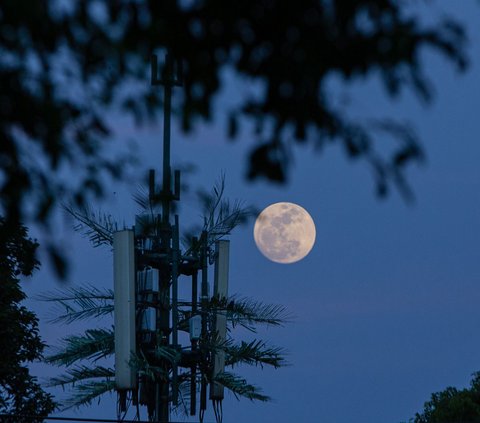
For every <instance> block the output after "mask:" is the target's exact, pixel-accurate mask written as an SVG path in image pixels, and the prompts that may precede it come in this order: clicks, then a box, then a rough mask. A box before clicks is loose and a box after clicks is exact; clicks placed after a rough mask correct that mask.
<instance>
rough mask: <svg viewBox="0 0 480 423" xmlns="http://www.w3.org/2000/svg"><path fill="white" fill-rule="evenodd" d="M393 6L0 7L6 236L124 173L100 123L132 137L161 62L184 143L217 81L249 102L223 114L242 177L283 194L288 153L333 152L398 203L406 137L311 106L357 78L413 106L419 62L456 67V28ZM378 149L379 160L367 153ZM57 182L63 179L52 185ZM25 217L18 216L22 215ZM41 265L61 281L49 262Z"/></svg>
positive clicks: (124, 0)
mask: <svg viewBox="0 0 480 423" xmlns="http://www.w3.org/2000/svg"><path fill="white" fill-rule="evenodd" d="M409 7H411V6H409V3H408V2H398V1H395V0H356V1H351V0H328V1H327V0H323V1H322V0H298V1H283V0H243V1H236V2H228V1H223V0H222V1H221V0H204V1H194V0H191V1H189V0H186V1H180V0H177V1H174V0H172V1H158V0H145V1H137V0H108V1H107V0H79V1H71V2H68V1H67V2H61V1H55V0H36V1H34V2H32V1H26V0H2V1H1V2H0V51H1V54H0V86H1V87H2V89H1V92H0V163H1V165H0V166H1V168H0V199H1V200H0V207H1V209H0V210H1V211H2V212H3V213H4V215H5V216H6V218H7V220H8V221H9V222H10V221H12V222H14V221H30V220H36V221H38V222H43V223H45V222H48V218H49V215H50V214H51V210H52V207H53V205H54V204H56V202H57V201H58V199H59V198H61V199H62V200H63V201H66V202H68V203H70V202H71V201H73V202H74V203H75V204H76V205H77V206H79V205H82V204H83V203H84V201H85V198H86V197H88V196H91V195H97V196H99V195H102V193H103V190H104V184H105V181H106V180H107V179H106V178H107V177H114V178H116V177H120V176H121V174H122V170H124V168H125V163H126V161H125V160H123V159H120V158H118V157H115V158H113V157H111V153H110V155H107V154H106V150H105V146H106V142H107V141H108V140H109V139H110V138H111V134H112V128H111V122H109V121H108V120H107V115H108V110H115V111H116V112H121V113H124V116H125V115H129V116H132V117H133V118H134V119H135V120H136V121H137V122H138V123H142V122H144V121H145V120H146V119H156V118H157V114H158V112H159V111H160V110H161V108H162V91H161V90H159V89H158V87H151V86H150V83H149V80H150V75H149V73H150V65H149V61H150V55H151V54H152V52H155V51H157V52H160V51H165V49H166V48H168V49H170V51H171V53H172V55H173V56H174V57H176V58H177V59H180V60H181V61H182V63H183V83H184V90H183V94H182V95H181V99H180V101H179V104H178V108H177V111H176V113H177V114H178V117H179V119H181V122H182V125H183V128H184V129H185V130H190V129H193V128H195V125H196V123H197V122H198V120H199V119H206V120H210V119H212V118H213V116H214V115H216V113H215V111H214V110H213V101H214V99H215V96H216V94H218V93H219V92H220V91H221V89H222V88H223V83H222V80H221V76H222V75H224V73H225V70H230V71H231V72H233V73H234V74H235V75H237V76H240V77H242V78H244V80H247V81H252V84H253V83H255V84H256V86H257V87H258V86H259V85H258V83H260V86H261V87H262V88H261V89H260V90H259V92H258V93H257V95H253V94H252V95H251V96H248V95H246V94H244V93H242V95H240V96H239V99H238V103H237V104H236V105H235V106H232V107H231V109H229V110H226V115H225V116H226V122H225V123H226V127H227V133H228V135H229V136H230V137H232V138H234V137H235V136H236V135H237V133H238V131H239V129H240V128H242V127H244V126H242V125H241V123H245V122H251V123H254V124H255V125H254V126H255V127H256V131H257V132H256V138H257V139H258V141H259V143H258V147H256V148H255V149H254V151H252V153H251V155H250V163H249V169H248V172H247V176H248V178H250V179H254V178H259V177H265V178H267V179H269V180H271V181H276V182H283V181H285V180H286V178H287V175H288V165H289V163H290V160H291V157H290V155H289V150H288V144H289V143H291V142H302V143H307V142H308V143H309V144H313V145H315V146H317V147H318V146H321V145H323V143H324V142H325V141H327V140H328V141H336V142H338V143H341V144H343V145H344V147H345V149H346V152H347V154H348V155H349V156H350V157H358V158H363V159H364V160H365V161H366V162H368V163H369V165H370V166H371V168H372V170H373V173H374V177H375V179H376V185H377V188H378V193H379V194H380V195H384V194H386V193H387V191H388V188H389V187H390V185H391V184H392V183H393V184H395V185H396V186H397V187H398V188H400V189H401V191H402V193H403V194H405V196H407V197H408V196H409V195H410V191H409V190H408V185H407V184H406V183H405V179H404V168H405V166H406V165H407V164H408V163H410V162H412V161H416V160H417V161H418V160H420V159H421V158H422V150H421V149H420V147H419V144H418V140H417V139H416V137H415V136H412V135H411V131H410V130H409V128H408V126H404V125H403V124H399V123H394V124H392V123H391V122H389V121H381V120H379V119H378V118H377V117H375V122H373V123H372V122H367V123H365V122H357V121H352V120H350V119H349V118H347V117H346V116H345V114H343V113H342V112H341V111H340V110H338V109H336V108H335V107H334V106H333V102H332V101H331V99H330V98H328V96H327V95H326V92H325V81H326V79H327V78H328V77H329V76H330V75H332V74H337V75H341V76H342V77H343V78H344V80H345V81H350V80H353V79H355V78H358V77H364V76H366V75H369V74H374V75H378V76H379V77H380V78H381V79H383V81H384V83H385V88H386V90H387V92H388V93H389V94H391V95H392V96H395V95H397V94H398V93H399V92H400V91H401V90H402V89H403V88H404V87H410V88H412V89H413V91H415V92H416V93H417V94H418V95H419V96H420V97H421V98H423V99H425V100H428V99H429V98H430V94H431V90H430V86H429V84H428V81H427V80H426V78H425V75H424V72H423V67H422V63H421V60H420V52H421V51H422V49H429V50H433V51H437V52H440V53H443V54H444V55H446V56H447V58H448V59H449V61H451V62H453V63H454V64H455V65H457V67H458V68H459V69H463V68H464V67H465V65H466V60H465V57H464V44H465V37H464V32H463V29H462V27H461V26H460V25H459V24H458V23H457V22H455V21H454V20H452V19H450V18H445V19H444V20H437V22H436V23H433V24H429V25H425V24H423V23H422V22H421V20H420V18H419V17H418V16H417V15H416V14H415V10H411V9H409ZM387 135H388V136H391V137H392V138H393V142H392V150H393V151H392V153H391V155H390V156H388V157H385V156H382V155H381V154H380V153H378V151H377V150H376V149H375V141H376V140H377V139H382V143H384V142H385V137H386V136H387ZM65 175H70V176H71V177H69V178H66V177H65ZM27 204H28V205H29V207H26V205H27ZM51 251H52V258H53V261H54V264H55V265H56V266H57V268H58V270H59V272H60V273H61V272H62V271H63V272H65V269H64V268H63V267H62V266H63V265H64V263H63V262H62V260H61V257H60V256H59V254H58V251H57V250H55V249H53V248H51Z"/></svg>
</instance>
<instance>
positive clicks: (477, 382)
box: [412, 372, 480, 423]
mask: <svg viewBox="0 0 480 423" xmlns="http://www.w3.org/2000/svg"><path fill="white" fill-rule="evenodd" d="M412 422H413V423H457V422H458V423H460V422H461V423H479V422H480V372H476V373H474V374H473V378H472V380H471V382H470V387H469V388H465V389H457V388H453V387H448V388H446V389H445V390H443V391H441V392H436V393H434V394H432V397H431V399H430V401H428V402H426V403H425V405H424V409H423V411H422V412H421V413H417V414H416V415H415V418H414V419H413V420H412Z"/></svg>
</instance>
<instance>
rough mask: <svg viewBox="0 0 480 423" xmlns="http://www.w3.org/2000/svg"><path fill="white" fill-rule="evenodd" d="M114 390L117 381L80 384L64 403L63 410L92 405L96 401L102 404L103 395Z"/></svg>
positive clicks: (108, 380) (62, 404) (107, 380)
mask: <svg viewBox="0 0 480 423" xmlns="http://www.w3.org/2000/svg"><path fill="white" fill-rule="evenodd" d="M114 390H115V381H113V380H110V379H105V380H99V381H90V382H85V383H79V384H77V385H75V386H74V388H73V392H72V395H71V396H70V397H69V398H67V399H66V400H64V401H62V403H61V410H62V411H63V410H68V409H70V408H80V407H81V406H84V405H90V404H91V403H92V402H93V401H94V400H98V402H100V398H101V396H102V395H104V394H106V393H107V392H112V391H114Z"/></svg>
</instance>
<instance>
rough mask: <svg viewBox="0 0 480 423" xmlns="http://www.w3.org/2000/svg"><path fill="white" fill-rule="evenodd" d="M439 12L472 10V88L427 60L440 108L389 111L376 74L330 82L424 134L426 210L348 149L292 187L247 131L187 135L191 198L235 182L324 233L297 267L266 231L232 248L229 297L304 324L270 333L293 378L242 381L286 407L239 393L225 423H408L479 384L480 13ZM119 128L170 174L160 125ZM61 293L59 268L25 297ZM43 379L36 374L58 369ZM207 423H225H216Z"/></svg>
mask: <svg viewBox="0 0 480 423" xmlns="http://www.w3.org/2000/svg"><path fill="white" fill-rule="evenodd" d="M437 3H442V4H444V5H445V6H449V7H450V8H452V11H454V9H453V7H456V8H457V9H459V8H460V7H461V9H459V10H455V11H454V13H455V14H456V15H457V16H459V17H460V18H461V19H462V20H464V21H465V22H467V24H468V32H469V36H470V38H471V44H470V46H469V55H470V57H471V60H472V63H471V66H470V69H469V71H468V72H467V73H466V74H465V75H458V74H456V72H455V71H454V70H453V69H452V67H451V66H449V65H448V64H447V62H445V61H444V60H443V58H440V57H437V56H433V55H430V54H426V55H425V56H424V60H425V63H426V71H427V73H428V75H429V77H430V78H431V79H432V81H433V82H434V84H435V86H436V95H435V98H434V101H433V103H432V104H431V105H430V106H429V107H425V106H423V105H422V104H420V103H419V102H418V101H417V99H416V98H415V97H414V96H413V95H411V94H408V95H403V96H401V97H400V98H399V99H398V100H396V101H395V102H390V101H389V100H388V99H386V98H385V96H384V95H383V89H382V87H381V85H380V84H379V82H378V80H376V79H375V78H374V77H372V78H369V79H368V80H366V81H359V82H358V83H356V84H354V85H352V86H345V85H341V83H340V82H339V81H337V80H334V79H332V81H331V91H332V95H338V94H340V95H343V94H344V93H347V94H348V95H349V96H350V97H351V105H350V106H349V109H348V110H349V111H350V113H351V114H352V115H354V116H365V117H375V118H376V117H385V116H390V117H396V118H399V119H407V120H409V121H411V122H412V123H413V124H414V127H415V128H416V130H417V131H418V133H419V135H420V137H421V139H422V141H423V144H424V146H425V150H426V153H427V162H426V163H425V165H423V166H412V167H410V168H409V169H408V173H407V175H408V179H409V181H410V183H411V185H412V186H413V188H414V192H415V195H416V198H417V200H416V202H415V204H413V205H407V204H406V203H405V202H404V201H403V200H402V198H401V197H400V195H399V194H398V193H397V192H393V193H392V195H390V196H389V197H388V198H387V199H386V200H378V199H377V198H376V197H375V195H374V182H373V178H372V177H371V174H370V170H369V169H368V167H367V165H366V164H365V163H361V162H351V161H349V160H347V159H346V158H345V156H344V154H343V151H342V149H341V147H340V146H339V145H335V144H334V145H331V146H327V148H325V149H324V150H323V152H321V154H314V150H313V149H312V148H309V147H302V148H295V151H294V153H295V160H294V166H293V168H292V172H291V175H290V176H291V178H290V182H289V184H288V185H286V186H282V187H277V186H273V185H271V184H266V183H256V184H248V183H246V181H245V179H244V173H245V165H246V154H247V152H248V149H249V146H250V145H251V143H252V142H253V140H251V139H250V137H249V134H248V132H247V131H243V132H242V136H241V139H240V140H239V141H237V142H236V143H233V144H232V143H229V142H227V141H225V134H224V130H223V126H222V125H220V124H219V123H218V122H217V124H213V125H210V126H205V127H201V128H200V129H199V130H198V131H197V132H196V133H194V134H193V135H188V136H185V135H184V134H181V133H180V132H179V131H175V133H174V135H173V137H172V139H173V144H172V158H173V162H174V163H180V162H182V163H186V162H194V163H195V164H196V165H197V172H196V173H194V174H193V175H192V176H190V177H189V178H188V180H189V181H190V183H191V185H192V187H197V186H203V187H204V188H209V187H210V186H211V185H212V184H213V182H214V181H215V180H216V179H217V178H218V176H219V175H220V172H221V171H222V170H223V171H225V173H226V178H227V194H228V196H229V197H231V198H238V199H242V200H245V201H246V202H247V203H252V204H254V205H255V206H257V207H258V208H259V209H261V208H263V207H265V206H267V205H269V204H270V203H273V202H277V201H290V202H295V203H298V204H300V205H301V206H302V207H304V208H305V209H306V210H308V211H309V213H310V214H311V215H312V217H313V219H314V221H315V223H316V228H317V241H316V245H315V247H314V249H313V250H312V252H311V253H310V255H309V256H308V257H307V258H306V259H304V260H302V261H300V262H298V263H295V264H291V265H281V264H276V263H273V262H270V261H268V260H267V259H265V258H264V256H263V255H261V253H259V252H258V250H257V249H256V246H255V244H254V241H253V235H252V232H253V222H250V224H249V225H248V226H245V227H240V228H238V229H237V230H235V231H234V233H233V234H232V236H231V237H230V240H231V262H230V271H231V273H230V291H231V292H232V293H239V294H241V295H245V296H250V297H254V298H256V299H259V300H262V301H265V302H272V303H278V304H283V305H285V306H287V307H288V309H289V310H290V311H291V312H292V313H293V314H294V315H295V316H296V319H295V321H294V322H293V323H290V324H288V325H287V326H286V327H284V328H270V329H268V330H265V331H261V332H260V334H259V336H262V337H263V338H266V339H268V340H269V341H270V342H271V343H273V344H277V345H280V346H283V347H285V348H286V349H287V350H288V351H289V355H288V360H289V362H290V363H291V364H292V365H291V366H290V367H288V368H285V369H280V370H275V371H273V370H263V371H262V370H261V369H260V368H254V369H239V372H240V371H241V372H242V373H243V374H244V375H245V376H247V378H249V379H251V381H253V382H255V383H257V384H258V385H261V386H262V387H263V388H264V391H265V392H266V393H267V394H269V395H271V396H272V397H273V398H274V399H275V401H274V402H272V403H270V404H260V403H258V404H257V403H251V402H249V401H247V400H242V401H241V402H237V401H236V399H235V398H234V397H233V396H230V395H227V397H226V399H225V401H224V416H225V417H224V421H225V422H232V423H235V422H247V421H248V422H264V423H270V422H272V423H273V422H275V423H282V422H291V421H299V422H303V421H305V422H307V421H308V422H309V421H322V422H335V423H352V422H356V423H376V422H379V423H380V422H392V423H398V422H400V421H405V420H408V418H410V417H412V416H413V415H414V413H415V412H417V411H420V409H421V407H422V404H423V402H425V401H426V400H428V398H429V396H430V394H431V393H432V392H434V391H439V390H442V389H444V388H445V387H447V386H452V385H453V386H457V387H463V386H466V385H467V384H468V382H469V380H470V375H471V373H472V372H474V371H477V370H480V356H479V354H478V351H479V350H480V338H479V337H478V336H477V333H478V327H479V324H480V312H479V308H478V304H479V300H480V288H479V283H480V248H479V234H480V196H479V192H480V178H479V177H480V171H479V163H480V144H479V142H478V140H479V134H480V119H479V113H478V110H480V107H479V102H480V101H479V86H480V85H479V83H478V81H479V80H480V68H479V58H480V32H479V30H478V29H476V26H477V27H478V25H476V23H477V22H478V18H479V15H480V8H479V7H478V5H477V4H475V2H473V1H467V0H465V1H462V2H453V1H450V2H449V1H444V2H437ZM452 13H453V12H452ZM244 89H245V85H244V83H241V82H239V81H233V83H232V82H231V83H230V85H229V88H228V91H227V94H226V97H224V98H222V99H220V100H219V104H218V106H217V107H218V108H219V109H220V108H221V104H222V101H234V98H235V96H237V95H242V94H241V93H242V92H243V91H244ZM117 125H118V128H119V132H122V133H123V134H130V135H131V136H132V137H134V138H135V139H136V140H137V142H138V146H139V154H140V156H141V157H142V159H143V160H144V163H143V169H144V170H145V171H146V170H147V169H148V168H150V167H156V166H158V164H159V163H160V161H161V134H162V125H161V123H159V125H158V126H157V127H151V128H148V129H145V130H142V131H137V130H136V129H134V128H131V127H130V126H129V125H128V124H127V123H126V122H123V121H121V120H118V122H117ZM157 169H158V167H157ZM140 172H142V170H141V169H139V177H140V176H143V175H141V174H140ZM132 186H133V187H134V184H132ZM132 186H131V187H118V189H117V188H115V189H112V198H111V199H110V200H108V201H107V202H106V203H105V204H104V205H103V206H102V208H103V209H105V210H109V209H111V210H113V211H114V215H115V216H117V217H118V218H119V219H120V221H123V220H124V219H125V221H126V222H127V224H128V223H131V222H133V216H134V213H135V210H136V208H135V205H134V204H133V202H132V201H131V198H130V194H129V192H131V191H132ZM113 191H115V192H116V194H114V195H113ZM182 204H183V207H182V210H181V212H182V214H181V224H183V226H184V227H186V226H188V224H190V223H194V222H193V221H194V220H195V219H196V216H197V214H198V212H197V210H196V209H195V208H194V205H195V203H194V201H193V200H192V197H191V196H188V195H186V196H184V199H183V200H182ZM197 221H198V220H197ZM59 231H60V233H61V236H62V237H63V238H64V240H65V243H66V244H67V245H69V248H68V250H69V251H70V252H71V253H72V256H71V257H72V261H73V269H72V274H71V282H70V283H71V284H74V283H75V284H76V283H83V282H88V283H92V284H95V285H98V286H103V287H111V286H112V284H113V283H112V263H111V255H110V252H109V251H108V250H106V249H103V250H102V249H93V248H91V247H90V245H89V244H88V241H86V240H85V239H83V238H81V237H80V236H79V235H78V234H75V233H74V232H73V231H71V230H70V226H69V223H68V222H61V223H60V224H59ZM58 286H59V285H58V282H56V281H55V279H54V278H53V277H52V273H51V271H50V270H49V269H48V266H44V268H43V269H42V270H41V271H40V272H39V273H38V274H37V276H36V278H35V280H34V281H32V282H28V283H27V284H25V287H26V291H27V293H28V294H34V293H38V292H41V291H44V290H48V289H52V288H56V287H58ZM28 304H29V305H30V306H31V307H33V308H34V309H35V310H36V311H37V312H38V313H39V315H40V317H41V318H42V330H43V336H44V339H45V340H46V341H47V342H48V343H50V344H55V343H56V341H57V340H58V338H59V337H60V336H62V335H65V334H67V333H69V332H71V329H70V328H66V327H58V326H57V327H52V326H51V325H49V324H47V323H45V319H44V318H45V317H46V307H45V305H44V304H40V303H38V302H34V301H29V302H28ZM104 323H105V325H106V326H108V325H110V324H111V323H110V322H109V321H108V320H106V321H105V322H104ZM95 324H96V323H92V325H95ZM35 369H36V371H38V372H39V374H46V373H47V372H51V371H52V370H49V369H47V368H45V367H41V366H35ZM72 413H73V412H72V411H69V412H68V413H65V414H66V415H72ZM80 415H82V416H95V417H106V418H113V417H114V415H115V406H114V403H113V401H112V400H108V399H107V400H106V401H103V402H102V403H101V405H100V406H96V405H95V406H93V407H90V408H88V409H85V410H82V411H81V412H80ZM207 419H208V420H210V421H213V416H212V415H211V414H209V415H208V417H207Z"/></svg>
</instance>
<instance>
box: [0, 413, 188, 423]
mask: <svg viewBox="0 0 480 423" xmlns="http://www.w3.org/2000/svg"><path fill="white" fill-rule="evenodd" d="M5 419H11V420H5ZM18 419H24V420H25V419H26V420H36V419H37V420H39V419H41V420H46V421H48V420H51V421H61V422H92V423H151V421H147V420H125V419H122V420H117V419H113V420H112V419H91V418H86V417H45V416H36V415H31V414H0V422H1V423H5V422H9V421H11V422H18ZM158 423H163V422H161V421H159V422H158ZM169 423H185V422H169ZM192 423H197V422H192Z"/></svg>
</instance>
